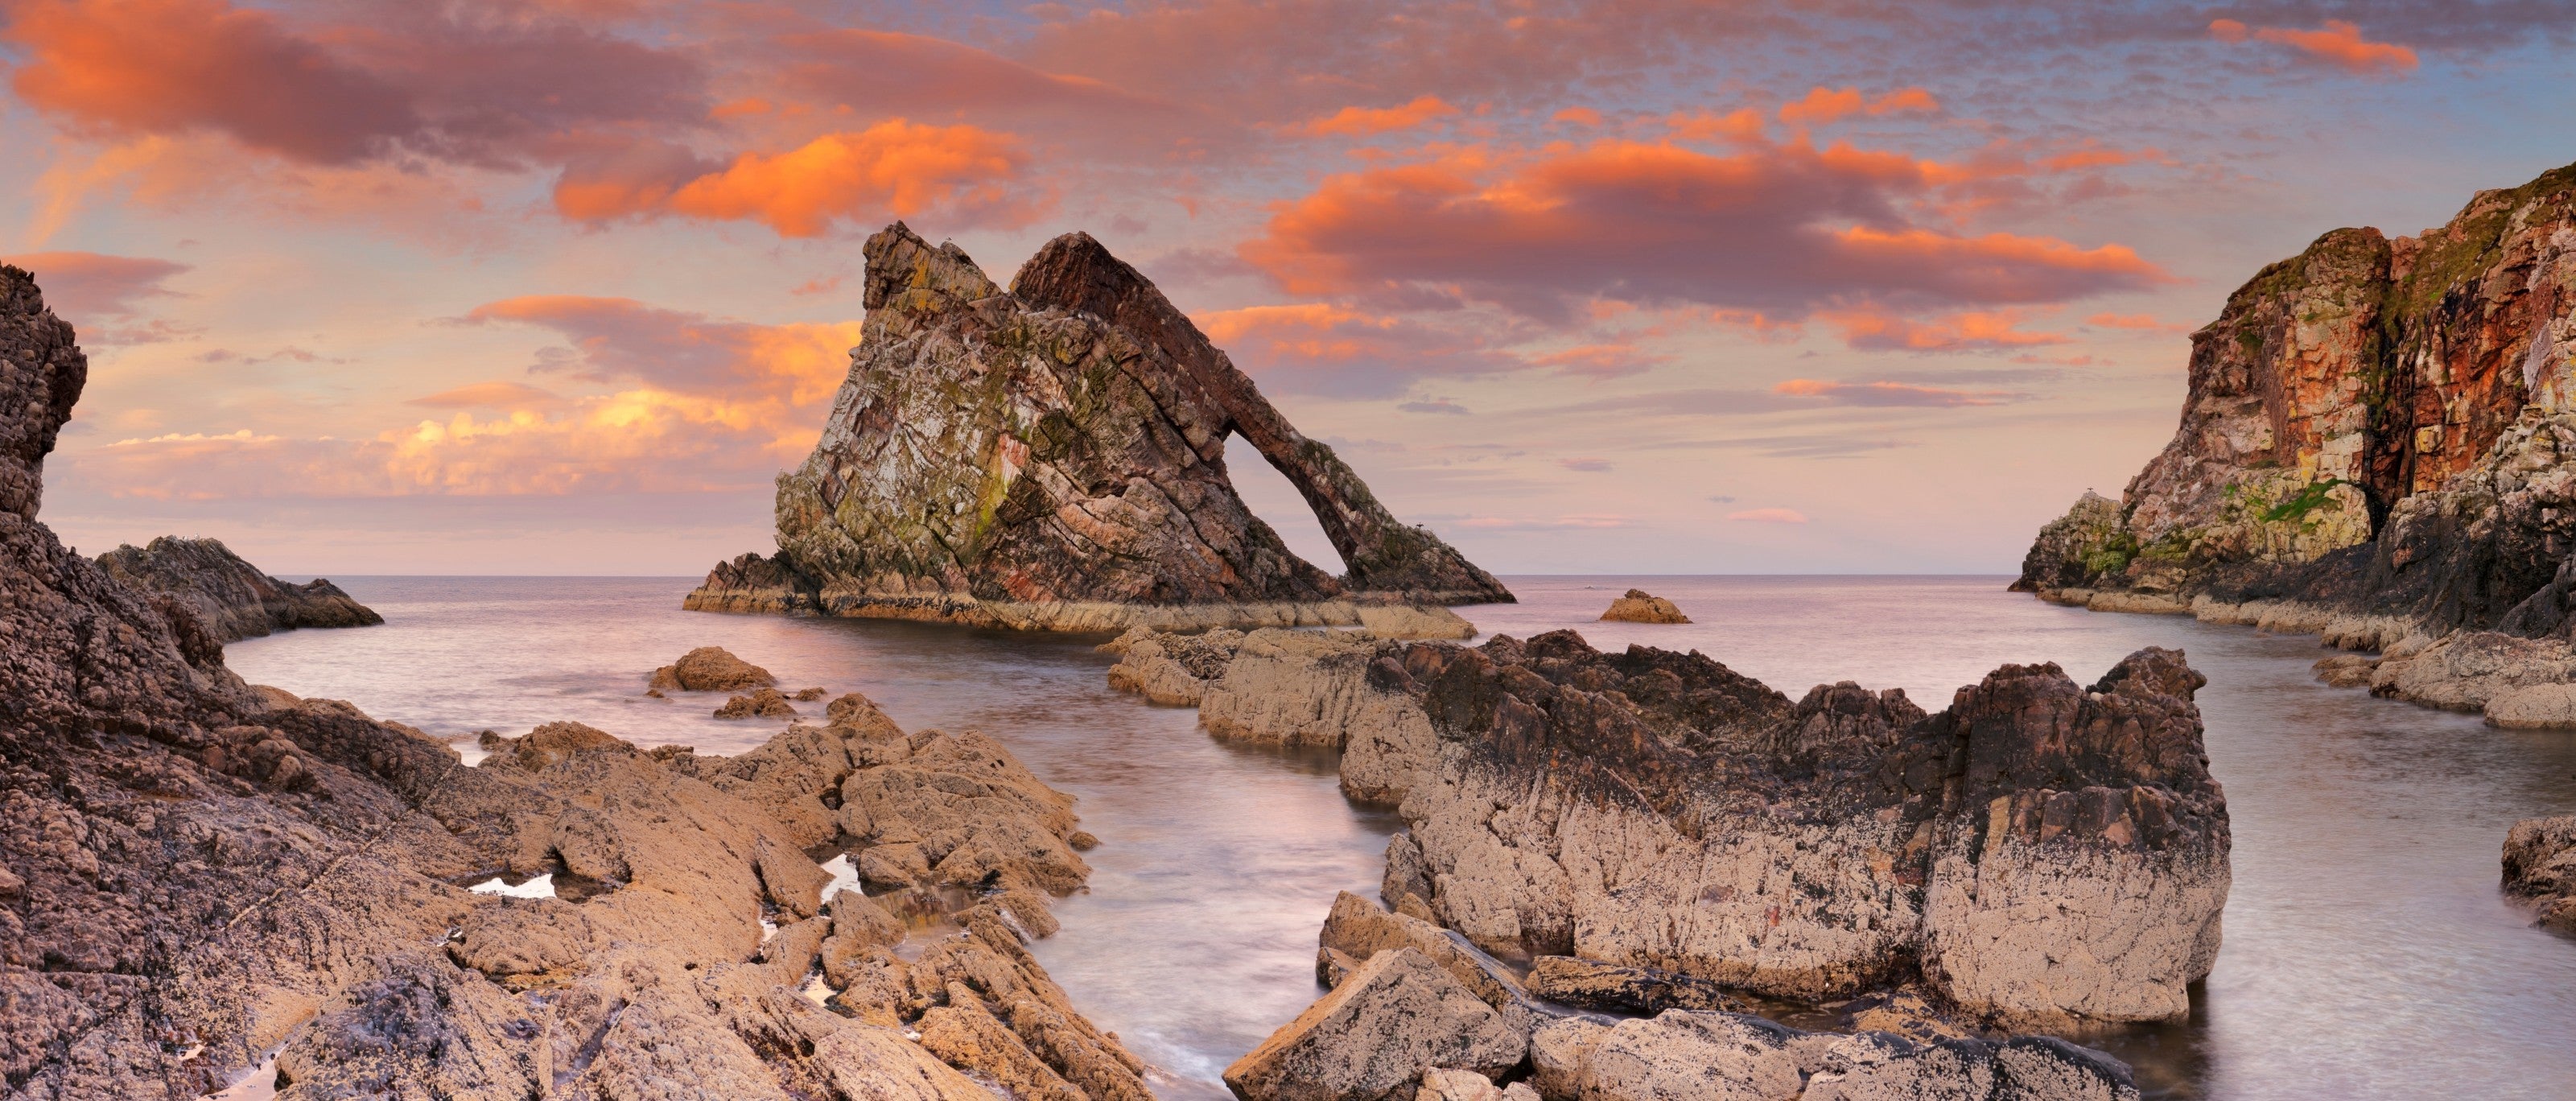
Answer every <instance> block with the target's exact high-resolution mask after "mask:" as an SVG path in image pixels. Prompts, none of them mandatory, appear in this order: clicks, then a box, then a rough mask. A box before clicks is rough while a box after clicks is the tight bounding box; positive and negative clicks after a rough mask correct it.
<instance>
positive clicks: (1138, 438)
mask: <svg viewBox="0 0 2576 1101" xmlns="http://www.w3.org/2000/svg"><path fill="white" fill-rule="evenodd" d="M866 254H867V267H868V275H867V289H866V302H867V307H868V316H867V321H866V330H865V337H864V340H863V342H862V343H861V344H860V346H859V347H858V348H857V349H855V350H854V351H853V352H852V353H851V356H852V367H851V374H850V379H849V381H848V382H847V383H846V384H845V385H844V386H843V388H842V390H841V393H840V396H839V397H838V399H836V401H835V402H834V405H833V409H832V413H831V416H830V419H829V420H828V421H827V422H826V424H825V426H824V432H823V437H822V440H821V442H819V443H818V444H817V445H816V447H815V450H814V454H813V456H812V457H811V458H809V459H808V460H807V461H806V462H805V464H804V465H803V466H802V467H800V468H799V469H798V470H796V471H794V472H791V473H790V474H789V475H787V476H786V477H784V478H782V479H781V480H780V483H779V490H778V544H779V550H778V552H777V553H776V554H775V555H772V556H768V557H765V558H764V557H760V556H751V555H746V556H744V557H742V558H737V559H735V560H733V561H730V562H726V563H723V564H721V565H719V566H718V567H717V568H716V569H715V570H714V571H713V572H712V573H710V574H709V575H708V578H707V582H706V584H705V585H703V586H701V587H700V588H699V589H698V590H697V591H696V592H694V593H692V594H691V595H690V597H689V598H688V601H687V606H688V607H691V608H699V609H705V610H719V611H726V610H730V611H772V612H774V611H794V610H806V611H820V612H823V613H827V614H833V615H860V616H879V617H889V618H907V619H925V620H938V621H948V622H958V623H971V624H978V625H984V626H998V627H1010V628H1018V629H1038V630H1104V629H1106V630H1121V629H1125V628H1127V627H1130V626H1137V625H1152V626H1163V627H1198V628H1204V627H1214V626H1238V627H1241V626H1264V625H1279V626H1294V625H1299V624H1304V623H1345V624H1347V623H1354V622H1357V621H1358V617H1357V611H1356V608H1357V607H1358V606H1360V605H1365V604H1408V603H1409V604H1444V603H1468V602H1482V601H1492V600H1509V599H1511V595H1510V593H1509V591H1508V590H1506V589H1504V588H1503V586H1502V585H1501V584H1500V583H1499V582H1496V581H1495V580H1494V579H1493V577H1492V576H1491V575H1490V574H1487V573H1485V572H1484V571H1483V570H1481V569H1478V568H1476V567H1475V566H1474V565H1473V564H1472V563H1469V562H1468V561H1467V560H1466V559H1465V558H1464V557H1463V556H1461V555H1459V554H1458V552H1457V551H1456V550H1455V549H1453V548H1451V547H1450V546H1449V545H1448V544H1447V543H1445V542H1443V541H1441V540H1440V538H1439V537H1438V536H1436V535H1433V534H1432V533H1431V532H1430V531H1429V530H1428V529H1425V528H1418V527H1408V526H1405V525H1403V524H1400V523H1397V522H1396V521H1395V520H1394V518H1393V517H1392V516H1390V515H1389V514H1388V513H1387V511H1386V510H1385V508H1384V507H1383V506H1382V505H1380V504H1379V503H1378V501H1377V499H1376V498H1375V496H1374V495H1372V494H1370V493H1369V491H1368V488H1367V486H1365V485H1364V484H1362V483H1361V482H1360V480H1359V478H1358V476H1357V474H1355V473H1354V472H1352V471H1351V470H1350V468H1349V467H1348V466H1347V465H1346V464H1344V463H1342V461H1341V460H1340V459H1339V458H1338V457H1336V456H1335V455H1334V454H1333V452H1332V449H1331V448H1329V447H1327V446H1325V445H1323V444H1321V443H1318V442H1316V441H1313V440H1310V439H1307V438H1306V437H1304V436H1302V435H1300V434H1298V433H1297V432H1296V430H1295V429H1294V428H1293V427H1291V426H1290V425H1289V424H1288V423H1287V421H1286V419H1285V418H1283V417H1281V416H1280V415H1279V413H1278V411H1277V410H1276V409H1275V408H1273V407H1271V406H1270V404H1269V403H1268V402H1267V401H1266V400H1264V399H1263V398H1262V397H1261V395H1260V393H1259V391H1258V389H1257V388H1256V387H1254V385H1253V384H1252V382H1251V380H1250V379H1249V378H1247V377H1245V376H1244V375H1243V374H1242V372H1240V371H1237V370H1236V369H1235V368H1234V367H1233V365H1232V364H1231V363H1230V362H1229V361H1227V359H1226V357H1225V355H1224V353H1222V352H1220V351H1218V350H1216V349H1215V348H1214V347H1213V346H1212V345H1210V344H1209V343H1208V342H1207V339H1206V337H1205V336H1204V335H1202V334H1201V333H1200V332H1199V331H1198V329H1197V328H1196V327H1195V326H1194V325H1192V324H1191V323H1190V321H1189V319H1188V318H1187V317H1186V316H1184V315H1182V314H1181V313H1180V312H1179V311H1178V310H1177V309H1175V308H1173V307H1172V305H1171V304H1170V303H1169V302H1168V301H1166V300H1165V299H1164V298H1163V296H1162V294H1161V292H1160V291H1157V290H1155V289H1154V287H1153V286H1152V284H1150V283H1148V282H1147V281H1146V280H1145V279H1144V277H1143V276H1141V275H1138V274H1137V273H1136V272H1135V270H1134V269H1132V268H1129V267H1128V266H1127V265H1126V264H1124V263H1122V262H1120V261H1118V260H1117V259H1116V258H1115V257H1112V256H1110V255H1109V253H1108V252H1107V250H1105V249H1102V248H1101V247H1100V246H1099V245H1098V243H1096V242H1094V241H1092V240H1091V239H1090V238H1089V237H1087V236H1083V235H1081V234H1073V235H1069V236H1066V237H1061V238H1058V239H1056V240H1055V241H1052V242H1050V243H1048V245H1047V246H1046V247H1045V248H1043V249H1041V250H1040V251H1039V252H1038V254H1037V255H1036V256H1034V257H1032V258H1031V259H1030V260H1029V262H1028V264H1027V265H1026V266H1024V267H1023V268H1022V270H1021V272H1020V274H1019V277H1018V278H1017V279H1016V280H1015V281H1014V283H1013V288H1012V290H1010V291H1004V290H1003V289H1002V288H1000V287H998V286H995V285H994V284H993V283H992V281H991V280H989V279H988V278H986V276H985V275H984V273H983V272H982V271H981V270H980V269H978V268H977V267H976V266H975V264H974V262H973V261H972V260H970V259H969V258H968V257H967V256H966V254H965V253H964V252H962V251H960V250H958V249H957V247H956V246H955V245H940V246H937V247H933V246H931V245H930V244H929V243H928V242H926V241H924V240H922V239H921V238H920V237H918V236H916V235H914V234H913V232H912V231H911V230H910V229H908V228H906V227H904V226H903V225H901V224H900V223H898V224H896V225H894V226H891V227H888V228H887V229H885V230H884V231H882V232H880V233H878V234H876V235H875V236H872V237H870V238H869V239H868V243H867V247H866ZM1237 434H1240V435H1242V436H1244V437H1245V438H1246V439H1247V440H1248V441H1250V442H1252V443H1253V444H1254V445H1255V447H1256V448H1258V449H1259V450H1260V451H1261V453H1262V454H1263V456H1264V457H1265V458H1266V459H1268V460H1269V461H1270V462H1271V464H1272V465H1273V466H1276V467H1277V468H1279V470H1280V472H1281V473H1283V474H1285V475H1286V476H1287V477H1288V479H1289V481H1290V482H1291V483H1292V484H1294V485H1296V486H1297V487H1298V489H1299V490H1300V491H1301V492H1302V493H1303V494H1304V495H1305V497H1306V499H1307V501H1308V503H1309V504H1310V505H1311V506H1313V507H1314V509H1315V511H1316V515H1317V518H1318V520H1319V521H1321V522H1322V524H1323V526H1324V529H1325V532H1326V534H1327V536H1329V537H1330V538H1331V539H1332V540H1333V542H1334V545H1335V547H1336V548H1337V549H1338V550H1339V551H1340V552H1341V554H1342V556H1343V558H1344V559H1345V562H1346V563H1347V564H1348V567H1349V570H1350V573H1349V576H1348V578H1347V579H1344V578H1336V577H1333V576H1331V575H1328V574H1326V573H1324V572H1323V571H1321V570H1318V569H1317V568H1315V567H1314V566H1312V565H1309V564H1308V563H1306V562H1305V561H1304V560H1302V559H1300V558H1298V557H1297V556H1296V555H1295V554H1294V553H1292V552H1290V551H1289V550H1288V548H1287V546H1286V544H1284V543H1282V542H1281V541H1280V539H1279V536H1278V534H1277V533H1276V532H1274V531H1272V530H1271V528H1270V527H1269V525H1267V524H1265V523H1263V522H1262V521H1261V520H1260V519H1259V518H1258V517H1256V516H1254V515H1252V513H1251V511H1250V509H1248V508H1247V507H1245V505H1244V503H1243V501H1242V499H1241V498H1240V497H1239V496H1238V495H1237V494H1236V493H1235V490H1234V486H1233V484H1232V482H1231V481H1229V480H1228V478H1227V475H1226V469H1225V441H1226V439H1227V438H1228V437H1229V436H1232V435H1237Z"/></svg>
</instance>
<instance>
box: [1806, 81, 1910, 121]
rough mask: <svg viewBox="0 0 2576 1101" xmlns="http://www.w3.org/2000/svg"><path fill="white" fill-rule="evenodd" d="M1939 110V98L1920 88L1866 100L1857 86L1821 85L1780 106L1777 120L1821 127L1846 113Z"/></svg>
mask: <svg viewBox="0 0 2576 1101" xmlns="http://www.w3.org/2000/svg"><path fill="white" fill-rule="evenodd" d="M1940 109H1941V101H1940V100H1937V99H1934V98H1932V93H1930V92H1927V91H1925V90H1923V89H1921V88H1899V89H1897V90H1895V91H1893V92H1889V93H1887V94H1886V95H1883V96H1880V97H1878V98H1877V99H1866V98H1864V97H1862V95H1861V94H1860V89H1858V88H1842V89H1832V88H1825V87H1822V86H1819V87H1816V88H1813V89H1810V90H1809V91H1808V92H1807V95H1806V98H1804V99H1800V100H1798V101H1797V102H1794V103H1789V104H1785V105H1783V106H1782V107H1781V108H1780V121H1782V122H1786V123H1792V124H1796V125H1812V126H1821V125H1823V124H1825V123H1828V122H1832V121H1834V120H1835V119H1839V118H1843V117H1846V116H1849V115H1857V114H1868V115H1871V116H1877V115H1893V114H1910V113H1928V112H1933V111H1938V110H1940Z"/></svg>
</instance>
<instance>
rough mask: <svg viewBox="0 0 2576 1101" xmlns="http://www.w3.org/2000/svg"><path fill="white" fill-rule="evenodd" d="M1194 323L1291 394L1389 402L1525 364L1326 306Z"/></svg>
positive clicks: (1227, 314)
mask: <svg viewBox="0 0 2576 1101" xmlns="http://www.w3.org/2000/svg"><path fill="white" fill-rule="evenodd" d="M1194 320H1196V321H1197V322H1198V324H1199V327H1200V328H1201V329H1204V330H1206V332H1207V335H1208V338H1209V339H1210V340H1213V341H1215V342H1216V343H1217V344H1218V345H1219V346H1221V347H1224V348H1225V349H1226V350H1227V354H1228V355H1229V356H1230V357H1231V358H1233V359H1234V360H1235V362H1237V363H1239V364H1242V365H1243V367H1244V369H1245V370H1247V371H1250V372H1252V373H1253V374H1255V375H1258V376H1260V378H1261V380H1262V382H1263V383H1264V384H1265V385H1269V386H1274V387H1278V388H1280V389H1283V390H1286V391H1289V392H1292V393H1313V394H1331V395H1335V396H1339V397H1392V396H1394V395H1397V394H1401V393H1403V392H1404V391H1405V390H1406V389H1408V388H1409V387H1411V386H1412V384H1413V382H1414V380H1416V379H1420V378H1424V377H1427V376H1444V377H1464V376H1473V375H1491V374H1498V373H1501V372H1504V371H1512V370H1518V369H1520V368H1522V367H1524V366H1526V365H1525V364H1524V363H1523V362H1522V361H1521V360H1519V359H1517V358H1514V357H1513V356H1511V355H1508V354H1506V353H1503V352H1500V351H1497V350H1495V349H1493V348H1491V347H1489V346H1487V345H1486V344H1485V343H1484V342H1483V341H1482V340H1481V339H1479V338H1477V337H1475V336H1471V335H1465V334H1461V333H1457V332H1453V331H1450V330H1448V329H1444V328H1438V327H1434V326H1431V325H1427V324H1424V323H1422V322H1419V321H1414V320H1410V319H1407V318H1400V317H1388V316H1380V315H1376V314H1371V313H1366V312H1363V311H1360V310H1356V309H1351V308H1348V307H1344V306H1336V305H1332V304H1329V303H1321V302H1310V303H1302V304H1298V305H1289V306H1251V307H1246V308H1244V309H1239V310H1219V311H1215V312H1212V313H1206V314H1200V315H1197V316H1196V317H1195V318H1194Z"/></svg>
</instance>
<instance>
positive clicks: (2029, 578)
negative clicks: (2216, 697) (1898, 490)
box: [2014, 166, 2576, 726]
mask: <svg viewBox="0 0 2576 1101" xmlns="http://www.w3.org/2000/svg"><path fill="white" fill-rule="evenodd" d="M2571 310H2576V166H2571V167H2569V168H2562V169H2558V170H2556V171H2553V172H2550V173H2547V174H2545V175H2543V176H2541V177H2540V178H2538V179H2536V180H2533V181H2532V182H2530V183H2528V184H2525V185H2524V186H2522V187H2519V188H2515V189H2512V190H2505V191H2488V192H2483V193H2480V194H2479V195H2478V196H2477V197H2476V198H2474V199H2472V200H2471V201H2470V202H2469V204H2468V206H2467V207H2466V208H2464V209H2462V210H2461V212H2460V214H2459V216H2458V217H2456V218H2454V219H2452V220H2451V222H2450V223H2449V224H2447V225H2444V226H2441V227H2438V228H2435V229H2429V230H2426V231H2424V232H2423V233H2422V234H2421V235H2419V236H2417V237H2411V238H2410V237H2399V238H2395V239H2393V240H2392V239H2389V238H2386V237H2383V236H2382V235H2381V234H2380V233H2379V231H2377V230H2373V229H2344V230H2336V231H2334V232H2332V233H2329V234H2326V235H2325V236H2323V237H2320V238H2318V239H2317V241H2316V243H2315V244H2313V245H2311V246H2309V248H2308V249H2307V251H2305V252H2303V253H2301V254H2299V255H2298V256H2295V257H2292V258H2290V259H2288V260H2285V261H2282V262H2280V263H2278V264H2274V265H2272V266H2270V267H2268V268H2265V269H2263V271H2262V272H2260V273H2258V274H2257V275H2256V276H2255V277H2254V279H2253V280H2252V281H2250V282H2248V283H2246V284H2245V286H2244V287H2242V288H2240V289H2238V290H2237V292H2236V293H2235V294H2234V295H2233V296H2231V297H2230V298H2229V299H2228V302H2227V306H2226V308H2225V310H2223V311H2222V312H2221V313H2220V315H2219V318H2218V320H2216V321H2214V322H2212V323H2210V324H2209V325H2208V326H2206V327H2204V328H2202V329H2201V330H2200V331H2199V332H2197V333H2195V334H2193V336H2192V354H2191V370H2190V389H2189V393H2188V395H2187V396H2186V398H2185V400H2184V404H2183V415H2182V424H2181V426H2180V428H2179V429H2178V430H2177V431H2176V432H2175V434H2174V438H2173V440H2172V442H2171V443H2169V444H2167V445H2166V447H2165V449H2164V451H2163V453H2161V454H2159V455H2157V456H2156V457H2155V458H2154V459H2153V460H2151V461H2150V462H2149V463H2148V464H2147V466H2146V468H2145V469H2144V470H2142V471H2140V472H2139V473H2138V476H2137V477H2136V478H2135V479H2133V480H2132V481H2131V482H2130V483H2129V486H2128V488H2127V489H2126V490H2125V491H2124V492H2123V493H2122V495H2121V499H2120V500H2119V501H2117V502H2114V501H2111V500H2108V499H2106V498H2103V497H2100V496H2098V495H2094V494H2090V493H2088V494H2087V495H2086V496H2085V498H2084V499H2083V500H2081V501H2079V502H2077V504H2076V506H2075V508H2074V509H2073V510H2072V511H2070V512H2069V513H2068V514H2067V515H2066V516H2065V517H2064V518H2062V519H2060V520H2057V521H2055V522H2052V523H2050V524H2049V525H2048V526H2047V527H2046V528H2044V529H2043V530H2042V531H2041V533H2040V536H2039V538H2038V540H2037V541H2036V542H2035V543H2034V544H2033V545H2032V547H2031V550H2030V554H2029V556H2028V557H2027V558H2026V559H2025V560H2024V562H2023V566H2022V576H2021V578H2020V580H2019V581H2017V582H2016V583H2015V585H2014V587H2015V588H2016V589H2021V590H2024V591H2032V592H2036V593H2038V594H2039V595H2040V596H2042V597H2044V598H2047V599H2051V600H2056V601H2060V602H2063V603H2071V604H2082V605H2085V606H2088V607H2092V608H2095V609H2100V610H2111V611H2147V612H2173V613H2189V614H2195V615H2198V616H2200V617H2201V618H2203V619H2206V620H2211V621H2215V622H2228V623H2246V624H2255V625H2259V626H2262V627H2264V628H2266V629H2272V630H2285V631H2307V632H2313V633H2319V634H2322V635H2324V636H2325V637H2326V639H2327V641H2328V642H2329V643H2331V644H2334V645H2338V646H2342V647H2344V648H2346V649H2356V650H2383V651H2384V652H2385V654H2384V656H2385V657H2386V658H2387V664H2386V665H2384V666H2382V667H2381V668H2380V669H2378V670H2377V671H2376V672H2375V673H2374V672H2373V671H2372V670H2370V669H2369V668H2368V667H2366V666H2360V665H2356V664H2350V663H2347V664H2340V665H2337V666H2335V667H2333V668H2332V669H2330V670H2329V669H2321V672H2323V673H2329V674H2331V677H2332V679H2334V680H2336V681H2337V682H2338V683H2349V684H2362V683H2367V684H2369V685H2370V686H2371V688H2372V690H2373V691H2375V692H2379V693H2381V694H2383V695H2391V696H2397V697H2400V698H2406V699H2412V700H2417V701H2419V702H2423V703H2428V704H2432V705H2435V706H2442V707H2451V708H2458V709H2462V710H2470V711H2485V712H2486V713H2487V714H2488V715H2489V717H2491V718H2494V719H2495V720H2497V721H2498V722H2499V723H2500V724H2504V725H2516V726H2576V689H2571V688H2570V687H2568V686H2569V685H2570V684H2571V683H2576V650H2571V648H2570V642H2571V639H2576V633H2571V632H2576V616H2571V615H2570V613H2571V612H2576V598H2571V597H2570V595H2569V594H2570V593H2571V592H2576V564H2571V558H2570V556H2571V553H2576V321H2571V320H2570V317H2569V315H2570V312H2571Z"/></svg>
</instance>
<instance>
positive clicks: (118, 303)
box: [0, 252, 188, 325]
mask: <svg viewBox="0 0 2576 1101" xmlns="http://www.w3.org/2000/svg"><path fill="white" fill-rule="evenodd" d="M0 264H14V265H16V266H18V267H20V268H22V269H25V270H26V271H27V272H29V273H31V274H33V275H34V276H35V277H36V285H37V286H39V287H42V288H44V291H45V304H46V305H47V306H48V307H50V308H52V310H53V311H54V312H55V313H56V314H58V315H60V316H61V317H62V318H63V319H64V320H66V321H69V322H72V323H73V324H75V325H79V324H82V323H84V322H87V321H89V320H90V319H92V318H99V317H130V316H132V315H133V314H134V313H135V312H136V311H138V310H140V309H142V302H141V301H140V300H142V299H150V298H169V297H172V296H174V294H175V293H176V292H173V291H170V290H166V289H164V288H163V287H162V286H161V281H162V280H164V279H168V278H170V277H171V276H174V275H177V274H179V273H181V272H184V271H187V270H188V265H186V264H182V263H179V262H177V261H173V260H156V259H152V258H150V257H144V256H107V255H103V254H100V253H95V252H27V253H20V254H18V255H15V256H0Z"/></svg>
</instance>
